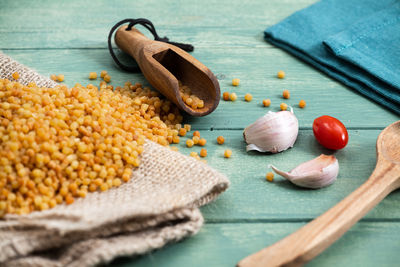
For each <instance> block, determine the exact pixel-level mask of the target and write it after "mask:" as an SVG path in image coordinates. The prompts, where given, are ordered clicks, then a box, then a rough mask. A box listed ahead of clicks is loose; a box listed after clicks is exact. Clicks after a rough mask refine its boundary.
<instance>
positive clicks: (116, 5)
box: [0, 0, 315, 49]
mask: <svg viewBox="0 0 400 267" xmlns="http://www.w3.org/2000/svg"><path fill="white" fill-rule="evenodd" d="M313 2H315V0H301V1H290V0H273V1H258V2H257V1H246V2H243V1H229V3H226V2H224V1H213V0H207V1H201V2H193V1H191V2H181V1H180V2H176V1H157V0H151V1H129V0H119V1H113V4H112V5H110V4H109V3H108V2H107V1H97V2H96V3H95V4H94V3H92V2H89V1H86V2H82V1H79V0H74V1H68V2H63V3H60V2H54V1H49V0H48V1H43V0H42V1H29V0H24V1H12V2H10V1H7V0H2V1H0V6H1V16H0V48H40V49H42V48H82V47H85V48H88V47H91V48H93V47H94V48H99V47H103V48H104V47H107V45H106V40H107V39H106V38H107V36H108V32H109V30H110V29H111V27H112V26H113V25H114V24H115V23H116V22H118V21H119V20H122V19H125V18H138V17H145V18H148V19H150V20H151V21H152V22H153V23H154V25H155V26H156V29H157V30H158V32H159V34H160V36H165V35H166V36H168V37H170V38H171V40H176V41H182V42H192V43H193V44H194V45H195V46H196V47H205V46H207V47H208V46H213V47H220V46H229V47H232V46H252V47H254V46H262V47H264V46H266V43H265V42H264V41H263V40H262V39H263V34H262V32H263V30H264V29H265V28H266V27H267V26H269V25H273V24H275V23H277V22H278V21H280V20H282V19H284V18H285V17H287V16H288V15H290V14H291V13H293V12H295V11H296V10H299V9H301V8H304V7H306V6H308V5H310V4H311V3H313ZM278 6H279V8H277V7H278ZM21 18H24V19H21Z"/></svg>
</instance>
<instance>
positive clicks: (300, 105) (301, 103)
mask: <svg viewBox="0 0 400 267" xmlns="http://www.w3.org/2000/svg"><path fill="white" fill-rule="evenodd" d="M299 107H300V108H305V107H306V101H304V100H303V99H302V100H300V102H299Z"/></svg>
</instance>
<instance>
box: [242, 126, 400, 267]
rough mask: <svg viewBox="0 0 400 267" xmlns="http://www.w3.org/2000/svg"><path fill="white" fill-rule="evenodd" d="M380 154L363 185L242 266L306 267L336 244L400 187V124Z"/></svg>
mask: <svg viewBox="0 0 400 267" xmlns="http://www.w3.org/2000/svg"><path fill="white" fill-rule="evenodd" d="M376 151H377V163H376V167H375V170H374V171H373V173H372V175H371V176H370V178H369V179H368V180H367V181H366V182H365V183H364V184H363V185H362V186H360V187H359V188H358V189H357V190H356V191H354V192H353V193H351V194H350V195H349V196H347V197H346V198H345V199H343V200H342V201H341V202H339V203H338V204H337V205H336V206H334V207H333V208H331V209H330V210H328V211H327V212H325V213H324V214H322V215H321V216H319V217H318V218H316V219H314V220H313V221H311V222H310V223H308V224H306V225H305V226H303V227H302V228H300V229H299V230H298V231H297V232H295V233H293V234H291V235H289V236H287V237H286V238H284V239H282V240H280V241H278V242H277V243H275V244H273V245H271V246H269V247H267V248H264V249H262V250H260V251H259V252H257V253H255V254H252V255H250V256H248V257H246V258H244V259H243V260H241V261H240V262H239V263H238V266H239V267H247V266H252V267H254V266H264V267H267V266H302V265H303V264H305V263H307V262H308V261H310V260H312V259H313V258H314V257H315V256H317V255H318V254H320V253H321V252H322V251H324V250H325V249H326V248H327V247H329V246H330V245H331V244H332V243H334V242H335V241H336V240H337V239H338V238H339V237H341V236H342V235H343V234H344V233H345V232H346V231H347V230H348V229H349V228H350V227H351V226H352V225H353V224H355V223H356V222H357V221H358V220H360V219H361V218H362V217H363V216H364V215H365V214H366V213H367V212H368V211H369V210H371V209H372V208H373V207H374V206H375V205H377V204H378V203H379V202H380V201H381V200H382V199H383V198H385V197H386V196H387V195H388V194H389V193H390V192H392V191H393V190H395V189H397V188H399V187H400V121H397V122H395V123H393V124H391V125H389V126H388V127H386V128H385V129H384V130H383V131H382V132H381V134H380V135H379V136H378V140H377V141H376Z"/></svg>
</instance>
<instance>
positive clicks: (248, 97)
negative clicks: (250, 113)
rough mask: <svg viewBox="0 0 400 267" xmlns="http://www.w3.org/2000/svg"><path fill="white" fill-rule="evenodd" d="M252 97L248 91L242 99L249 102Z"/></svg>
mask: <svg viewBox="0 0 400 267" xmlns="http://www.w3.org/2000/svg"><path fill="white" fill-rule="evenodd" d="M252 99H253V96H252V95H251V94H249V93H247V94H245V95H244V100H246V101H247V102H250V101H251V100H252Z"/></svg>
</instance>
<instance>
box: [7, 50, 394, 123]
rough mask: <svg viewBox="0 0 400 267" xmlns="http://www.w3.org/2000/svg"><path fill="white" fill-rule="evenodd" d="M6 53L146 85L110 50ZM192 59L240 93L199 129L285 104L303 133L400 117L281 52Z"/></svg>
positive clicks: (69, 79) (70, 71) (200, 54)
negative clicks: (325, 123) (325, 119)
mask: <svg viewBox="0 0 400 267" xmlns="http://www.w3.org/2000/svg"><path fill="white" fill-rule="evenodd" d="M5 52H6V53H7V54H8V55H10V56H11V57H13V58H15V59H16V60H18V61H20V62H21V63H23V64H25V65H28V66H30V67H32V68H34V69H36V70H37V71H38V72H39V73H42V74H43V75H45V76H48V75H50V74H51V73H63V74H65V83H66V84H68V85H69V86H71V85H73V84H75V83H76V82H79V83H82V84H88V83H90V82H92V81H90V80H89V79H88V78H87V76H88V73H89V72H90V71H97V72H100V71H101V70H103V69H106V70H108V71H109V73H110V74H111V77H112V84H114V85H122V84H123V83H124V82H125V81H127V80H131V81H134V82H142V83H144V84H147V82H146V81H145V80H144V78H143V76H142V74H132V73H127V72H124V71H121V70H120V69H118V68H117V67H116V66H115V65H114V64H113V62H112V59H111V57H110V55H109V53H108V51H107V50H105V49H65V50H51V49H50V50H47V49H44V50H6V51H5ZM193 55H194V56H195V57H196V58H198V59H199V60H201V61H202V62H203V63H204V64H205V65H207V66H208V67H209V68H210V69H211V70H212V71H213V72H214V73H215V74H216V75H218V77H219V78H220V80H219V81H220V86H221V91H230V92H236V93H237V94H238V100H237V101H236V102H225V101H221V102H220V106H219V107H218V108H217V110H216V111H215V112H213V113H212V114H210V115H209V116H206V117H202V118H187V122H189V123H192V124H195V125H196V127H197V128H199V129H212V128H213V129H243V128H244V127H246V126H247V125H248V124H250V123H251V122H253V121H254V120H255V119H256V118H258V117H260V116H262V115H263V114H265V113H266V112H267V111H269V110H272V111H277V110H279V104H280V103H281V102H286V103H288V104H289V105H293V106H294V107H295V113H296V116H297V117H298V119H299V123H300V127H301V128H302V129H310V128H311V126H312V122H313V120H314V119H315V118H316V117H318V116H321V115H325V114H328V115H331V116H334V117H337V118H339V119H340V120H342V121H343V123H344V124H345V125H346V126H347V127H350V128H353V129H354V128H360V127H361V128H371V127H372V128H379V129H382V128H383V127H385V126H386V125H389V124H390V123H392V122H394V121H396V120H398V119H399V118H400V116H397V115H395V114H394V113H392V112H390V111H388V110H386V109H384V108H382V107H381V106H379V105H378V104H375V103H373V102H371V101H369V100H367V99H366V98H364V97H361V96H359V95H358V94H356V93H355V92H354V91H352V90H351V89H349V88H346V87H344V86H342V85H341V84H339V83H338V82H336V81H334V80H332V79H330V78H328V77H327V76H325V75H321V73H320V72H318V71H315V70H314V69H312V68H310V67H309V66H308V65H305V64H304V63H302V62H300V61H298V60H297V59H295V58H293V57H290V56H287V55H286V54H285V53H284V52H283V51H281V50H278V49H264V48H207V49H199V50H197V51H196V52H195V53H193ZM279 69H284V70H285V71H286V73H287V76H286V77H287V78H285V79H283V80H280V79H277V78H276V77H275V75H276V72H277V71H278V70H279ZM232 78H240V79H241V85H240V86H239V87H237V88H234V87H233V86H231V79H232ZM99 81H100V80H97V81H96V82H97V83H99ZM93 83H95V82H93ZM283 89H288V90H290V92H291V95H292V97H291V99H289V100H284V99H283V98H282V97H281V94H282V90H283ZM245 93H251V94H253V101H252V102H250V103H247V102H244V100H243V96H244V94H245ZM264 98H270V99H271V100H272V104H271V107H270V108H264V107H263V106H262V105H261V102H262V99H264ZM300 99H305V100H306V102H307V107H306V108H305V109H304V110H301V109H299V108H297V107H296V106H297V103H298V101H299V100H300ZM243 114H246V115H245V116H243Z"/></svg>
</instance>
